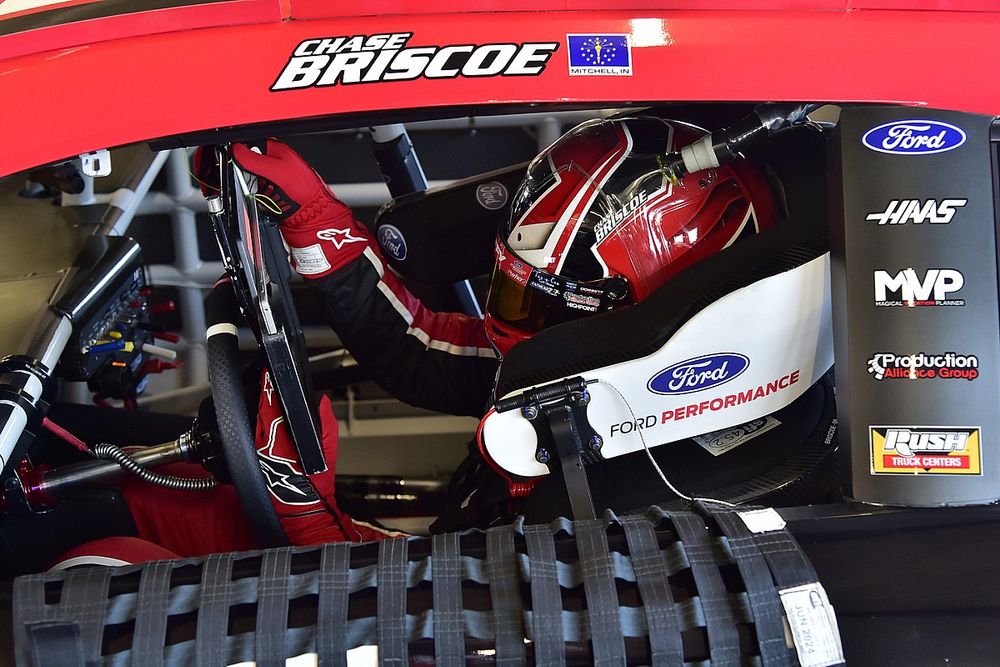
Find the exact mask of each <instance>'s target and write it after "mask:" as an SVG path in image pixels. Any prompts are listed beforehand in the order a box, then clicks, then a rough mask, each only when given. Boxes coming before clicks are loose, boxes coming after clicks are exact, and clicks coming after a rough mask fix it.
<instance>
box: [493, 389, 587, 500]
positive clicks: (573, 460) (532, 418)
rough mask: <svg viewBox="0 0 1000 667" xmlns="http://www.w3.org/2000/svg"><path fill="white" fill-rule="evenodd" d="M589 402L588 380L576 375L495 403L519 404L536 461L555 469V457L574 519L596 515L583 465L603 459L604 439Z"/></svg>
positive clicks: (502, 406) (501, 407) (501, 406)
mask: <svg viewBox="0 0 1000 667" xmlns="http://www.w3.org/2000/svg"><path fill="white" fill-rule="evenodd" d="M589 404H590V392H588V391H587V382H586V381H585V380H584V379H583V378H581V377H576V378H571V379H569V380H563V381H562V382H557V383H554V384H551V385H544V386H542V387H536V388H534V389H531V390H529V391H527V392H525V393H523V394H521V395H520V396H517V397H514V398H513V399H508V401H507V402H503V401H501V404H498V405H497V410H498V411H499V412H503V411H504V410H509V409H513V408H517V407H520V409H521V414H522V415H523V416H524V418H525V419H527V420H528V421H529V422H530V423H531V425H532V427H533V428H534V429H535V435H536V436H537V441H538V444H537V446H536V448H535V460H536V461H538V462H539V463H541V464H543V465H545V466H546V467H548V468H549V471H550V472H554V466H555V465H556V460H558V464H559V470H560V472H561V473H562V477H563V481H564V483H565V485H566V495H567V496H568V497H569V505H570V511H571V513H572V518H574V519H594V518H596V517H597V512H596V511H595V509H594V500H593V498H592V496H591V494H590V482H589V480H588V479H587V471H586V469H585V467H584V466H587V465H590V464H593V463H597V462H598V461H603V460H604V457H603V456H602V455H601V448H602V447H603V446H604V441H603V439H602V438H601V436H600V435H598V434H597V432H596V431H594V429H593V428H592V427H591V426H590V422H589V421H588V419H587V406H588V405H589Z"/></svg>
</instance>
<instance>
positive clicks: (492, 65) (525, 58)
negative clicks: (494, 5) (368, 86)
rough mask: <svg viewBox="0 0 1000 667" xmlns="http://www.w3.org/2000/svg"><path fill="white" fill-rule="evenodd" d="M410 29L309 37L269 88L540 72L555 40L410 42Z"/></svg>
mask: <svg viewBox="0 0 1000 667" xmlns="http://www.w3.org/2000/svg"><path fill="white" fill-rule="evenodd" d="M411 37H413V33H412V32H397V33H391V34H380V35H353V36H346V35H345V36H341V37H324V38H317V39H307V40H305V41H303V42H301V43H299V45H298V46H296V47H295V50H294V51H292V55H291V57H289V59H288V63H287V64H286V65H285V67H284V69H282V71H281V74H279V75H278V78H277V80H276V81H275V82H274V85H272V86H271V90H272V91H277V90H297V89H300V88H312V87H323V86H336V85H338V84H339V85H350V84H355V83H377V82H380V81H412V80H413V79H418V78H425V79H454V78H457V77H459V76H463V77H490V76H538V75H539V74H541V73H542V72H543V71H544V70H545V65H546V63H548V60H549V58H550V57H552V54H553V53H555V51H556V49H558V48H559V42H524V43H521V44H516V43H510V42H507V43H500V44H454V45H447V46H413V47H408V46H407V42H409V41H410V38H411Z"/></svg>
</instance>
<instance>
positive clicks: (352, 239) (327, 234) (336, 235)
mask: <svg viewBox="0 0 1000 667" xmlns="http://www.w3.org/2000/svg"><path fill="white" fill-rule="evenodd" d="M316 238H318V239H320V240H322V241H330V242H331V243H333V247H335V248H336V249H337V250H340V249H341V248H343V247H344V246H345V245H346V244H348V243H364V242H365V240H364V239H363V238H361V237H359V236H354V235H353V234H351V230H350V229H322V230H320V231H318V232H316Z"/></svg>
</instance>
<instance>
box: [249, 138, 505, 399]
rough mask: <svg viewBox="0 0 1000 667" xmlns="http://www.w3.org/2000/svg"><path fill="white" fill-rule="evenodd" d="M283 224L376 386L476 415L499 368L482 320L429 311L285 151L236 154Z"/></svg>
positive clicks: (296, 257) (299, 264)
mask: <svg viewBox="0 0 1000 667" xmlns="http://www.w3.org/2000/svg"><path fill="white" fill-rule="evenodd" d="M233 157H234V158H235V159H236V161H237V162H238V163H239V165H240V166H241V167H242V168H243V169H245V170H247V171H249V172H252V173H254V174H256V175H257V176H258V178H259V184H258V192H259V193H260V194H262V195H264V196H265V197H267V198H269V199H270V200H271V201H270V202H267V201H266V200H265V205H267V206H270V205H271V203H272V202H273V211H275V212H276V211H281V213H280V215H278V214H276V213H275V214H274V215H273V216H272V217H276V218H278V219H279V220H281V221H282V224H281V233H282V236H283V237H284V239H285V242H286V243H287V244H288V246H289V252H290V254H291V262H292V267H293V268H295V270H296V271H298V273H299V274H300V275H302V276H303V277H304V278H306V279H307V281H308V282H309V283H310V284H311V285H312V286H313V288H314V289H315V290H316V291H317V292H318V293H319V294H320V296H321V298H322V300H323V303H324V305H325V307H326V310H327V313H328V315H329V318H330V324H331V326H332V327H333V329H334V331H336V332H337V335H338V336H340V339H341V341H342V342H343V343H344V346H345V347H346V348H347V349H348V350H349V351H350V352H351V354H352V355H353V356H354V357H355V359H357V360H358V362H359V363H360V364H362V365H364V366H365V367H366V368H368V369H369V370H370V371H371V372H372V374H373V377H374V379H375V381H376V382H377V383H378V384H379V385H380V386H381V387H382V388H383V389H385V390H386V391H388V392H389V393H391V394H392V395H393V396H395V397H396V398H398V399H399V400H401V401H404V402H406V403H409V404H411V405H415V406H419V407H424V408H429V409H431V410H437V411H439V412H446V413H450V414H456V415H470V416H474V417H479V416H481V415H482V413H483V411H484V408H485V406H486V403H487V400H488V398H489V392H490V389H491V387H492V386H493V380H494V376H495V374H496V370H497V364H498V360H497V358H496V356H495V354H494V353H493V350H492V348H491V347H490V345H489V341H488V339H487V338H486V334H485V329H484V327H483V322H482V320H479V319H476V318H472V317H469V316H467V315H463V314H460V313H437V312H434V311H431V310H429V309H427V308H426V307H425V306H424V305H423V304H422V303H421V302H420V301H419V300H418V299H417V298H416V297H414V296H413V295H412V294H410V292H409V291H408V290H407V289H406V288H405V287H404V286H403V284H402V282H401V281H400V280H399V278H398V277H397V276H396V275H395V274H394V273H392V271H391V270H390V269H389V268H388V267H387V266H386V263H385V262H384V260H383V258H382V256H381V253H380V251H379V249H378V245H377V244H376V243H374V242H373V240H372V238H371V235H370V234H369V233H368V230H367V229H366V228H365V227H364V225H362V224H361V223H359V222H358V221H357V220H356V219H355V218H354V215H353V213H352V212H351V210H350V208H348V207H347V206H346V205H345V204H343V203H342V202H341V201H339V200H338V199H336V198H335V197H334V196H333V194H332V193H331V192H330V191H329V189H328V188H327V187H326V185H325V184H324V183H323V181H322V179H321V178H320V177H319V175H318V174H316V172H315V171H313V169H312V168H311V167H309V165H308V164H307V163H306V162H305V161H304V160H303V159H302V158H301V157H300V156H299V155H298V154H297V153H295V152H294V151H293V150H292V149H291V148H289V147H288V146H286V145H285V144H282V143H280V142H276V141H268V142H267V148H266V151H265V154H263V155H262V154H259V153H256V152H253V151H251V150H250V149H248V148H247V147H245V146H242V145H235V146H233Z"/></svg>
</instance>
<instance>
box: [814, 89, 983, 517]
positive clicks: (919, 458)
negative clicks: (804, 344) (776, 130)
mask: <svg viewBox="0 0 1000 667" xmlns="http://www.w3.org/2000/svg"><path fill="white" fill-rule="evenodd" d="M992 120H993V119H992V118H990V117H986V116H978V115H972V114H963V113H956V112H946V111H937V110H928V109H914V108H905V107H854V108H845V109H843V112H842V115H841V119H840V124H839V127H838V128H837V130H836V132H835V133H834V139H833V141H832V142H831V170H830V171H831V188H832V189H831V197H830V205H831V209H832V215H831V218H830V219H831V241H832V243H831V245H832V251H833V261H832V267H833V300H834V334H835V343H836V377H837V392H838V395H837V410H838V416H839V418H840V423H841V425H842V427H843V431H842V432H843V434H844V435H843V440H842V444H843V446H842V448H841V451H842V455H843V457H844V461H845V463H846V464H847V467H848V469H849V471H850V474H849V475H848V476H847V480H846V481H847V484H848V488H847V492H848V494H849V495H851V496H853V497H854V498H856V499H858V500H861V501H865V502H873V503H880V504H890V505H919V506H935V505H953V504H974V503H985V502H991V501H994V500H996V499H997V498H1000V449H998V447H997V446H996V444H995V441H996V437H997V433H998V428H1000V411H998V410H997V408H996V397H997V381H998V377H1000V324H998V319H1000V318H998V297H997V235H996V203H995V202H996V198H995V188H996V185H995V183H996V177H997V174H996V172H995V160H994V151H995V146H994V145H991V143H990V127H991V123H992ZM924 464H926V465H924Z"/></svg>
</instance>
